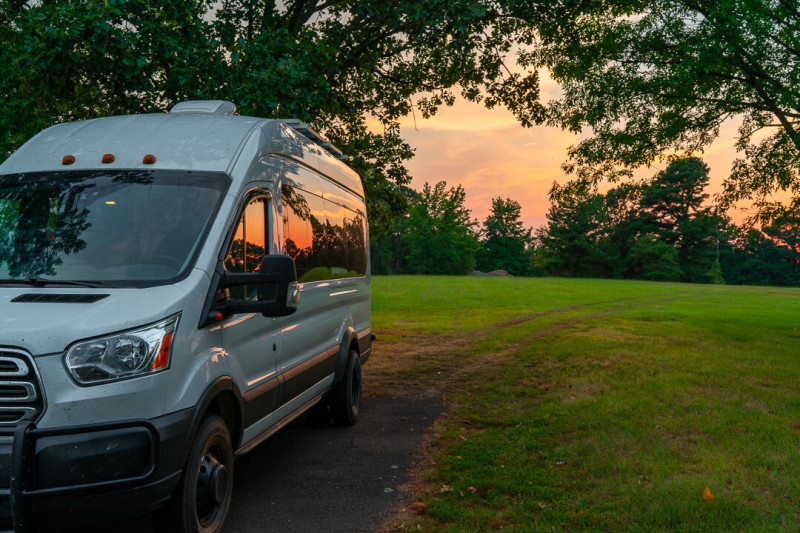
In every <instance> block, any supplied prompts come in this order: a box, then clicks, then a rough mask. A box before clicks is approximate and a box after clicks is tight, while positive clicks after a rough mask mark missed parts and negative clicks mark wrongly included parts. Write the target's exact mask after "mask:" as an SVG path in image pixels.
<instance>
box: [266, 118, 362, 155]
mask: <svg viewBox="0 0 800 533" xmlns="http://www.w3.org/2000/svg"><path fill="white" fill-rule="evenodd" d="M281 122H283V123H284V124H286V125H287V126H289V127H291V128H292V129H293V130H295V131H297V132H298V133H302V134H303V135H305V136H306V137H308V138H309V139H311V140H312V141H314V143H316V144H318V145H319V146H321V147H322V148H324V149H325V150H327V151H328V152H329V153H331V154H332V155H333V156H334V157H335V158H337V159H347V155H345V154H344V153H343V152H342V151H341V150H339V149H338V148H336V147H335V146H334V145H333V144H331V142H330V141H329V140H328V139H326V138H325V137H323V136H322V135H321V134H319V133H317V132H316V131H314V130H312V129H311V127H310V126H309V125H308V124H306V123H305V122H300V121H299V120H297V119H296V118H288V119H283V120H281Z"/></svg>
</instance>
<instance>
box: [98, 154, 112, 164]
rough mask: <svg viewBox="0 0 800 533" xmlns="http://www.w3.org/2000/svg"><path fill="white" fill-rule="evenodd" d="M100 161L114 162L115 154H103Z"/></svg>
mask: <svg viewBox="0 0 800 533" xmlns="http://www.w3.org/2000/svg"><path fill="white" fill-rule="evenodd" d="M100 161H101V162H102V163H113V162H114V154H103V158H102V159H101V160H100Z"/></svg>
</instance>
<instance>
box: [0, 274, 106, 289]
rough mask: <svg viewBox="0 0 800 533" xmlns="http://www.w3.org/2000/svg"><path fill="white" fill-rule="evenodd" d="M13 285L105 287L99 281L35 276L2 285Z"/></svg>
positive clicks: (5, 280) (7, 280)
mask: <svg viewBox="0 0 800 533" xmlns="http://www.w3.org/2000/svg"><path fill="white" fill-rule="evenodd" d="M6 283H11V284H14V285H30V286H31V287H47V286H48V285H62V286H68V287H104V286H105V284H104V283H101V282H99V281H72V280H63V279H46V278H40V277H39V276H33V277H30V278H25V279H4V280H0V284H6Z"/></svg>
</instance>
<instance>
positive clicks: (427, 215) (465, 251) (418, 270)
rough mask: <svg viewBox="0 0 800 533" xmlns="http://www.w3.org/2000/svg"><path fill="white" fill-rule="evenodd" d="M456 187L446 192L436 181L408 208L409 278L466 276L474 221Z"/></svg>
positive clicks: (473, 244) (472, 255) (470, 265)
mask: <svg viewBox="0 0 800 533" xmlns="http://www.w3.org/2000/svg"><path fill="white" fill-rule="evenodd" d="M465 200H466V193H465V192H464V189H463V187H461V186H460V185H458V186H456V187H450V188H449V189H448V188H447V183H446V182H444V181H440V182H439V183H437V184H436V185H435V186H433V187H431V186H430V185H429V184H427V183H426V184H425V185H424V186H423V187H422V192H421V193H420V194H419V195H418V196H417V198H416V199H415V200H414V202H413V203H412V205H411V210H410V212H409V216H408V232H407V233H406V234H405V235H404V236H403V239H404V240H405V241H406V243H407V246H408V256H407V260H408V267H407V268H408V270H409V272H411V273H412V274H468V273H470V272H471V271H472V270H473V269H474V268H475V252H476V251H478V248H479V243H478V232H477V228H476V226H477V225H478V223H477V221H474V220H471V219H470V211H469V209H467V208H466V207H465V206H464V201H465Z"/></svg>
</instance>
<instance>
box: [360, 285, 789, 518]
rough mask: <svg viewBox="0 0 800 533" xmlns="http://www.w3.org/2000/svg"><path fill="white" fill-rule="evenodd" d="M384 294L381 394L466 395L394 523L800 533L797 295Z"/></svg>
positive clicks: (416, 290) (538, 288)
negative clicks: (787, 532) (781, 532)
mask: <svg viewBox="0 0 800 533" xmlns="http://www.w3.org/2000/svg"><path fill="white" fill-rule="evenodd" d="M373 289H374V291H373V328H374V330H375V332H376V334H377V335H378V343H377V344H376V346H375V352H374V354H373V357H372V358H371V359H370V364H369V365H367V367H365V370H364V372H365V387H366V392H367V394H370V395H381V394H429V395H438V396H440V397H442V398H443V399H446V400H447V401H448V402H450V405H451V409H450V411H449V412H448V414H447V415H446V416H445V417H444V418H443V419H442V420H440V421H439V423H438V424H437V426H436V428H435V431H434V434H433V435H432V436H431V438H430V439H429V442H428V445H427V446H426V449H425V450H424V452H425V454H426V459H425V460H424V461H423V462H422V463H421V464H420V465H419V466H418V468H417V471H416V472H415V475H414V481H412V483H411V484H410V485H409V487H408V491H407V501H406V502H405V506H404V508H403V509H399V510H398V511H397V513H395V515H394V516H392V517H391V519H390V520H389V521H388V522H387V524H386V529H387V530H419V531H453V532H456V531H458V532H462V531H464V532H466V531H476V532H477V531H496V530H511V531H514V530H516V531H604V532H609V531H637V532H638V531H647V532H657V531H664V532H667V531H669V532H673V531H728V532H730V531H795V530H799V529H800V516H799V515H798V513H799V510H798V505H799V503H798V502H800V484H799V483H797V480H798V479H800V390H798V385H797V384H798V379H797V376H799V375H800V358H798V357H797V353H798V341H800V289H796V288H794V289H780V288H773V287H730V286H713V285H686V284H668V283H647V282H633V281H610V280H582V279H558V278H556V279H553V278H472V277H422V276H420V277H405V276H397V277H394V276H391V277H376V278H375V279H374V282H373ZM706 488H707V489H708V490H706Z"/></svg>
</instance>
